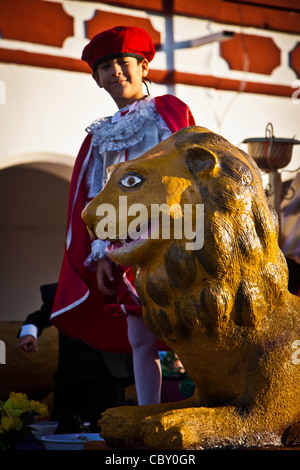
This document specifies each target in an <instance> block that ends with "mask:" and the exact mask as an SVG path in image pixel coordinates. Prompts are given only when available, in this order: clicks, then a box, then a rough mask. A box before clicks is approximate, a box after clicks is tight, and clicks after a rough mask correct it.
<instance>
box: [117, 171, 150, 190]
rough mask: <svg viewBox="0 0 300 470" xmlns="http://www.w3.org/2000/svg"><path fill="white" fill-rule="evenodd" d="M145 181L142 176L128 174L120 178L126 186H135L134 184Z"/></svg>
mask: <svg viewBox="0 0 300 470" xmlns="http://www.w3.org/2000/svg"><path fill="white" fill-rule="evenodd" d="M143 181H144V179H143V178H142V177H141V176H138V175H134V174H127V175H125V176H124V177H123V178H122V179H121V180H120V183H121V184H122V186H125V188H133V187H134V186H137V185H138V184H140V183H142V182H143Z"/></svg>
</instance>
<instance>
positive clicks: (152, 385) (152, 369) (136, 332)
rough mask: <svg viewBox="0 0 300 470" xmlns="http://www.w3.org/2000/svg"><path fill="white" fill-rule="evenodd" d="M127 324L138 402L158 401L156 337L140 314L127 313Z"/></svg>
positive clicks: (149, 403)
mask: <svg viewBox="0 0 300 470" xmlns="http://www.w3.org/2000/svg"><path fill="white" fill-rule="evenodd" d="M127 325H128V338H129V342H130V344H131V347H132V353H133V369H134V376H135V385H136V392H137V398H138V404H139V405H151V404H155V403H160V392H161V366H160V359H159V355H158V349H157V338H156V337H155V336H154V335H153V334H152V333H151V331H149V330H148V328H147V327H146V325H145V323H144V320H143V318H142V317H141V316H134V315H127Z"/></svg>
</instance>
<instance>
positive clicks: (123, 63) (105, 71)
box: [93, 57, 148, 108]
mask: <svg viewBox="0 0 300 470" xmlns="http://www.w3.org/2000/svg"><path fill="white" fill-rule="evenodd" d="M147 73H148V61H147V60H146V59H144V60H142V61H141V62H138V61H137V59H136V58H135V57H119V58H116V59H111V60H108V61H106V62H103V63H102V64H100V65H99V66H98V68H97V71H96V73H94V74H93V77H94V79H95V80H96V82H97V83H98V85H99V86H100V87H101V88H104V89H105V90H106V91H107V92H108V93H109V94H110V95H111V97H112V98H113V99H114V100H115V102H116V103H117V105H118V107H119V108H123V107H124V106H127V105H128V104H132V103H134V101H136V100H138V99H140V98H143V96H144V93H143V84H142V80H143V78H144V77H146V76H147Z"/></svg>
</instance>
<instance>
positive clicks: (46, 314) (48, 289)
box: [23, 284, 57, 336]
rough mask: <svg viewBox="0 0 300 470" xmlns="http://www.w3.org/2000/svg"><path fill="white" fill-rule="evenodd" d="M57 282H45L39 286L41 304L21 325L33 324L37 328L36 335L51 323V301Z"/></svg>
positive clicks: (52, 300)
mask: <svg viewBox="0 0 300 470" xmlns="http://www.w3.org/2000/svg"><path fill="white" fill-rule="evenodd" d="M56 288H57V284H46V285H43V286H41V288H40V290H41V296H42V300H43V304H42V306H41V308H40V310H37V311H36V312H33V313H30V314H29V315H28V316H27V317H26V320H25V321H24V323H23V325H35V326H36V327H37V329H38V336H39V335H40V334H41V333H42V331H43V329H44V328H48V327H49V326H51V325H52V323H51V321H50V315H51V312H52V307H53V302H54V298H55V293H56Z"/></svg>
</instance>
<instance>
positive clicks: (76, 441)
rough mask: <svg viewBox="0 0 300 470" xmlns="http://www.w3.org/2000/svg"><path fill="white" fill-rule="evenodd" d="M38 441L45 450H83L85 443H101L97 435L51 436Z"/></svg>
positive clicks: (42, 437)
mask: <svg viewBox="0 0 300 470" xmlns="http://www.w3.org/2000/svg"><path fill="white" fill-rule="evenodd" d="M40 441H41V442H42V443H43V444H44V446H45V448H46V450H83V448H84V443H85V442H87V441H103V439H102V438H101V437H100V436H99V434H97V433H82V434H56V435H55V434H53V435H51V436H41V437H40Z"/></svg>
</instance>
